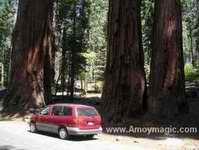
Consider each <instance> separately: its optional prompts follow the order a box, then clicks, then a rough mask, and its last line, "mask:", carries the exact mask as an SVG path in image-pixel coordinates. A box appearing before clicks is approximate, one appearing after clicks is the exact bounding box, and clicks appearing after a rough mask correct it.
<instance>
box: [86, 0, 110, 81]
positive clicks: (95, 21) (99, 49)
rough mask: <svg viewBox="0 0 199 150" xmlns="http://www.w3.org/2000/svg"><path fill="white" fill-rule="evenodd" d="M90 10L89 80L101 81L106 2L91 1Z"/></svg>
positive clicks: (102, 0)
mask: <svg viewBox="0 0 199 150" xmlns="http://www.w3.org/2000/svg"><path fill="white" fill-rule="evenodd" d="M90 9H91V12H90V18H89V28H90V30H89V41H88V48H89V52H92V53H93V54H92V56H93V57H92V58H91V57H90V60H91V59H92V60H91V61H90V60H88V61H87V62H88V68H90V71H89V72H90V74H89V79H91V80H103V79H104V70H105V64H106V49H107V38H106V33H107V13H108V1H104V0H91V6H90Z"/></svg>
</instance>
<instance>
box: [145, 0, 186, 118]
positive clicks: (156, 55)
mask: <svg viewBox="0 0 199 150" xmlns="http://www.w3.org/2000/svg"><path fill="white" fill-rule="evenodd" d="M182 49H183V48H182V17H181V4H180V0H161V1H160V0H156V1H155V18H154V31H153V51H152V62H151V76H150V99H149V111H150V112H152V113H154V114H157V115H161V116H162V115H163V116H166V117H170V116H173V115H175V114H178V113H179V112H183V111H185V110H187V103H186V100H185V82H184V62H183V50H182Z"/></svg>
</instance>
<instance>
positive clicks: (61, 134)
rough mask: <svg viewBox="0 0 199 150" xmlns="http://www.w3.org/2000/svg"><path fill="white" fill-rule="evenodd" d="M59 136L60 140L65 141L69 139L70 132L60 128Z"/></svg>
mask: <svg viewBox="0 0 199 150" xmlns="http://www.w3.org/2000/svg"><path fill="white" fill-rule="evenodd" d="M58 134H59V138H60V139H62V140H65V139H67V138H68V137H69V136H68V132H67V130H66V129H65V128H60V129H59V132H58Z"/></svg>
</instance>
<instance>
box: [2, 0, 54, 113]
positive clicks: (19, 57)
mask: <svg viewBox="0 0 199 150" xmlns="http://www.w3.org/2000/svg"><path fill="white" fill-rule="evenodd" d="M52 6H53V1H51V0H19V4H18V14H17V21H16V25H15V29H14V32H13V39H12V47H13V48H12V56H11V81H10V85H9V93H8V95H7V97H6V98H5V100H4V110H5V111H24V110H27V109H28V108H30V107H41V106H43V105H44V104H45V99H46V100H47V99H48V98H49V92H50V93H51V81H52V79H53V74H54V72H53V65H54V47H55V46H54V44H52V43H53V40H54V39H53V36H52V16H53V15H52V11H53V10H52V8H53V7H52ZM44 76H45V77H44Z"/></svg>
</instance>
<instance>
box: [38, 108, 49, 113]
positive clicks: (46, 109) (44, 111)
mask: <svg viewBox="0 0 199 150" xmlns="http://www.w3.org/2000/svg"><path fill="white" fill-rule="evenodd" d="M48 112H49V108H48V107H47V108H45V109H44V110H42V111H41V113H40V114H41V115H48Z"/></svg>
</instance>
